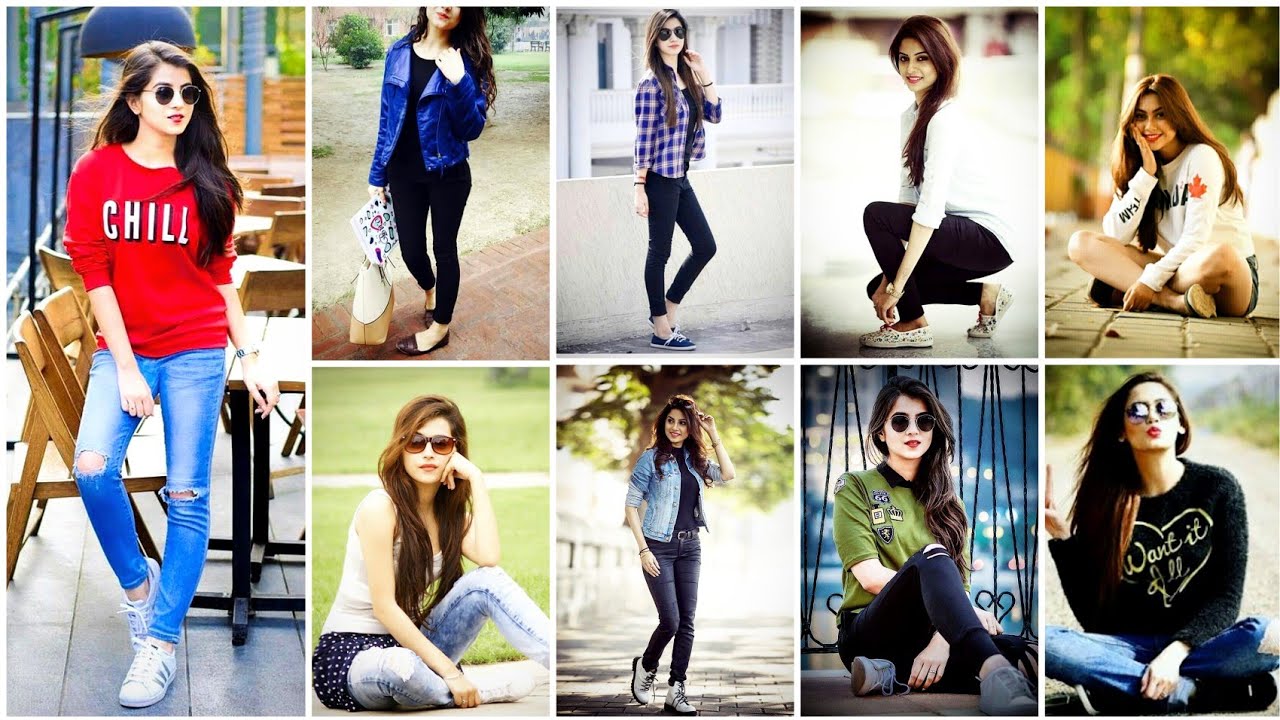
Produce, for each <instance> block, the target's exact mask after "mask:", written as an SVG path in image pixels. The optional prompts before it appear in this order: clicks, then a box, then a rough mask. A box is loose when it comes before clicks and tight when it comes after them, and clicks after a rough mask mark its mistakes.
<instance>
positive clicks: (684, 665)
mask: <svg viewBox="0 0 1280 720" xmlns="http://www.w3.org/2000/svg"><path fill="white" fill-rule="evenodd" d="M650 177H652V174H651V175H650ZM647 542H648V544H649V550H651V551H652V552H653V557H654V559H655V560H657V561H658V567H659V568H660V569H661V571H662V572H660V573H659V574H658V577H653V576H652V575H650V574H649V573H646V572H644V571H643V570H641V571H640V572H642V573H644V581H645V582H646V583H648V584H649V594H650V595H652V596H653V604H654V605H655V606H656V607H657V608H658V627H657V628H655V629H654V631H653V635H651V636H650V637H649V646H648V647H646V648H645V650H644V655H643V656H642V657H641V658H640V664H641V665H643V666H644V669H645V670H648V671H650V672H653V671H654V670H657V669H658V661H659V660H660V659H662V651H663V650H665V649H666V648H667V643H669V642H671V638H675V640H676V643H675V647H674V648H673V649H672V651H671V675H670V677H669V678H668V682H669V683H675V682H683V681H684V679H685V672H686V671H688V669H689V655H690V654H692V653H693V615H694V612H695V611H696V610H697V609H698V574H699V572H700V571H701V569H702V547H701V545H700V544H699V543H698V534H697V532H696V531H695V532H694V533H693V535H692V536H690V537H689V539H687V540H680V539H678V538H677V537H676V536H674V535H673V536H672V537H671V542H662V541H660V540H654V539H653V538H648V539H647Z"/></svg>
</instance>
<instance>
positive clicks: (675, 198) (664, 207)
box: [644, 172, 716, 317]
mask: <svg viewBox="0 0 1280 720" xmlns="http://www.w3.org/2000/svg"><path fill="white" fill-rule="evenodd" d="M644 194H645V195H647V196H648V197H649V254H648V255H647V256H646V257H645V260H644V288H645V292H646V293H648V295H649V314H650V315H652V316H653V317H661V316H663V315H666V314H667V304H666V303H665V302H663V300H662V297H663V296H662V286H663V285H664V283H665V280H666V270H667V260H668V259H669V258H670V257H671V236H672V235H674V234H675V230H676V225H679V226H680V229H681V230H683V231H684V235H685V237H686V238H688V239H689V247H690V250H691V251H690V253H689V257H687V258H685V259H684V262H683V263H681V264H680V270H679V271H677V272H676V278H675V280H672V281H671V289H670V290H668V291H667V295H666V297H667V299H668V300H670V301H671V302H673V303H680V302H682V301H683V300H684V296H685V293H687V292H689V288H690V287H692V286H693V281H694V280H697V279H698V274H699V273H701V272H702V268H704V267H706V266H707V263H708V262H710V261H711V258H712V257H714V256H715V254H716V240H715V238H714V237H712V235H711V226H709V225H707V218H706V216H704V215H703V214H702V206H701V205H699V204H698V196H697V195H695V194H694V192H693V186H692V185H690V184H689V177H688V176H687V175H686V176H684V177H680V178H668V177H663V176H661V175H658V174H657V173H653V172H651V173H649V174H648V176H647V177H646V178H645V186H644Z"/></svg>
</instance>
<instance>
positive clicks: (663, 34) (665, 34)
mask: <svg viewBox="0 0 1280 720" xmlns="http://www.w3.org/2000/svg"><path fill="white" fill-rule="evenodd" d="M672 33H675V36H676V37H677V38H679V39H681V40H683V39H684V28H683V27H678V28H675V29H672V28H659V30H658V39H659V40H661V41H662V42H666V41H668V40H670V39H671V34H672Z"/></svg>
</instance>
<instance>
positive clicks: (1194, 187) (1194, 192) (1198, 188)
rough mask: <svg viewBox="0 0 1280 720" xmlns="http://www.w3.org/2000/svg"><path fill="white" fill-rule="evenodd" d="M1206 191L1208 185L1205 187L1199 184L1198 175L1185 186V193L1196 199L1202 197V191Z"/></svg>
mask: <svg viewBox="0 0 1280 720" xmlns="http://www.w3.org/2000/svg"><path fill="white" fill-rule="evenodd" d="M1208 189H1209V186H1208V185H1205V184H1204V183H1202V182H1200V176H1199V175H1197V176H1195V177H1194V178H1192V179H1191V184H1190V185H1188V186H1187V192H1189V193H1191V197H1193V198H1198V197H1201V196H1203V195H1204V191H1205V190H1208Z"/></svg>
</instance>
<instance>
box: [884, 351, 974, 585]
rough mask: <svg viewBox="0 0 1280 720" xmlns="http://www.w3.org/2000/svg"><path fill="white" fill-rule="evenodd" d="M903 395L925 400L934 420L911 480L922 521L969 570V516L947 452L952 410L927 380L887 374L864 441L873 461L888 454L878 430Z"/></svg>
mask: <svg viewBox="0 0 1280 720" xmlns="http://www.w3.org/2000/svg"><path fill="white" fill-rule="evenodd" d="M902 395H906V396H907V397H910V398H915V399H916V400H919V401H920V402H922V403H924V405H925V408H926V409H927V410H928V412H929V414H930V415H932V416H933V417H934V420H935V421H936V422H935V423H934V426H933V440H932V442H930V443H929V449H928V450H926V451H925V453H924V456H923V457H922V458H920V469H919V471H917V472H916V477H915V480H913V481H912V482H911V493H912V494H913V495H915V498H916V500H917V501H919V503H920V505H922V506H923V507H924V519H925V525H927V526H928V528H929V532H931V533H933V536H934V537H935V538H937V540H938V542H939V543H940V544H941V545H942V546H943V547H945V548H946V549H947V553H948V554H950V555H951V559H953V560H955V563H956V567H957V568H959V570H960V575H961V576H968V574H969V564H968V563H966V562H965V560H964V544H965V540H967V539H968V536H969V518H968V517H966V516H965V514H964V505H962V504H961V503H960V498H958V497H956V488H955V481H954V480H953V479H952V477H951V456H952V453H953V452H954V449H955V444H956V436H955V433H954V432H952V430H951V415H950V414H949V413H947V409H946V408H945V407H943V406H942V403H941V402H939V401H938V396H937V395H934V394H933V391H932V390H930V389H929V386H928V385H925V384H924V383H922V382H920V381H919V380H916V379H914V378H909V377H906V376H905V375H895V376H893V377H891V378H889V382H887V383H885V385H884V387H882V388H880V393H879V394H878V395H876V401H875V404H874V405H873V406H872V408H871V421H870V423H869V424H868V426H867V429H868V435H869V437H868V438H867V442H868V443H869V444H870V446H871V447H870V448H869V449H870V450H871V451H872V453H871V454H872V456H873V457H875V459H876V460H877V461H879V460H881V459H883V458H885V457H888V455H889V444H888V443H886V442H885V441H884V440H882V439H880V431H881V430H882V429H884V426H885V423H887V422H888V421H889V411H890V410H892V409H893V404H894V403H896V402H897V401H898V398H899V397H901V396H902Z"/></svg>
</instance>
